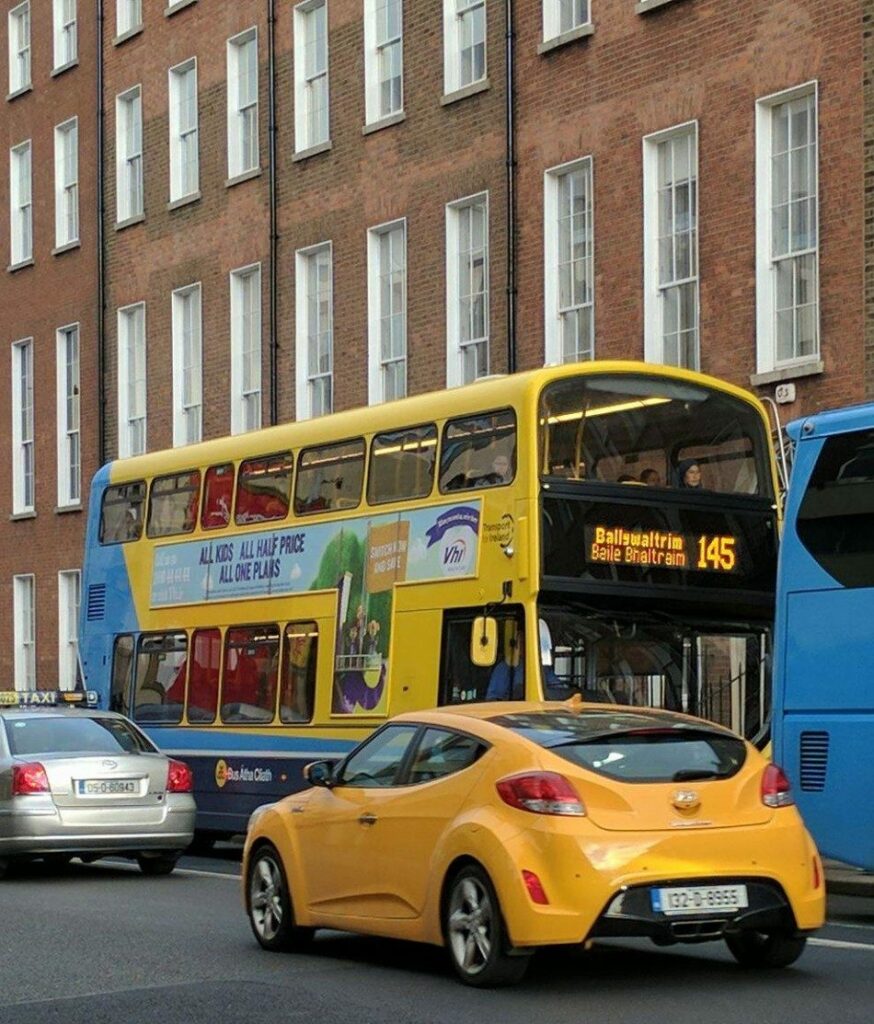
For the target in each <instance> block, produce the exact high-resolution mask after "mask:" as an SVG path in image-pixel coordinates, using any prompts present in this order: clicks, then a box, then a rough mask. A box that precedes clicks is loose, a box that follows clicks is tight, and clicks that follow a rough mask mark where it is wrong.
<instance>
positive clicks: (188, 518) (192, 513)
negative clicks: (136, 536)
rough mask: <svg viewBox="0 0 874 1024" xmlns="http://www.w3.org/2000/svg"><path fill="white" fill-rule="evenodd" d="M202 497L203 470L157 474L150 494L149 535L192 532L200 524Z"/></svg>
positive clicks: (168, 535)
mask: <svg viewBox="0 0 874 1024" xmlns="http://www.w3.org/2000/svg"><path fill="white" fill-rule="evenodd" d="M199 499H200V471H199V470H197V469H192V470H189V471H188V472H186V473H173V474H172V475H171V476H161V477H156V478H155V479H154V480H153V481H152V490H151V494H150V496H149V520H148V526H147V527H146V534H147V536H149V537H170V536H172V535H173V534H176V533H191V531H192V530H193V529H194V527H195V525H196V524H197V503H198V500H199Z"/></svg>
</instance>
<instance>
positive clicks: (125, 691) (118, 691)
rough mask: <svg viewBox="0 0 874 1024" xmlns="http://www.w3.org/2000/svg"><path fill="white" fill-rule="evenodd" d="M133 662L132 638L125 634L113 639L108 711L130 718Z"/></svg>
mask: <svg viewBox="0 0 874 1024" xmlns="http://www.w3.org/2000/svg"><path fill="white" fill-rule="evenodd" d="M133 662H134V638H133V637H132V636H129V635H127V634H125V635H124V636H118V637H116V638H115V645H114V648H113V652H112V678H111V680H110V690H109V710H110V711H120V712H121V713H122V714H123V715H128V717H129V716H130V697H131V694H130V691H131V670H132V669H133Z"/></svg>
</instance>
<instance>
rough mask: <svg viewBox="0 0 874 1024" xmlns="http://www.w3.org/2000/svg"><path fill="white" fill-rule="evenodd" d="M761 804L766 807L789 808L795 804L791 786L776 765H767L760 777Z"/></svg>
mask: <svg viewBox="0 0 874 1024" xmlns="http://www.w3.org/2000/svg"><path fill="white" fill-rule="evenodd" d="M762 803H763V804H764V805H765V806H766V807H790V806H791V805H792V804H794V803H795V798H794V797H793V796H792V786H791V785H790V783H789V780H788V779H787V778H786V776H785V775H784V774H783V769H782V768H780V767H778V766H777V765H776V764H769V765H768V767H767V768H766V769H765V771H764V774H763V775H762Z"/></svg>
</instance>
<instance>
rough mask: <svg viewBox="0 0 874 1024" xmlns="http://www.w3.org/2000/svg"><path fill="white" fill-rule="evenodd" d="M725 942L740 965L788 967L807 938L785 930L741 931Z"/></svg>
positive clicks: (727, 938)
mask: <svg viewBox="0 0 874 1024" xmlns="http://www.w3.org/2000/svg"><path fill="white" fill-rule="evenodd" d="M725 944H726V945H727V946H728V948H729V950H730V951H731V955H732V956H733V957H734V958H735V960H737V962H738V963H739V964H740V965H741V966H742V967H788V966H789V965H790V964H794V963H795V961H796V960H797V959H798V958H799V957H800V956H801V954H802V953H803V952H804V947H805V945H806V944H807V939H806V938H805V937H804V936H803V935H792V934H789V933H787V932H755V931H743V932H740V933H739V934H737V935H726V937H725Z"/></svg>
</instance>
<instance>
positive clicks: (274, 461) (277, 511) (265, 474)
mask: <svg viewBox="0 0 874 1024" xmlns="http://www.w3.org/2000/svg"><path fill="white" fill-rule="evenodd" d="M293 465H294V462H293V459H292V457H291V452H280V453H279V454H277V455H268V456H266V457H265V458H261V459H247V460H246V461H245V462H244V463H242V464H241V466H240V474H239V477H238V478H237V503H236V506H235V508H234V522H235V523H237V525H238V526H241V525H243V524H245V523H265V522H269V521H271V520H274V519H285V517H286V516H287V515H288V503H289V495H290V493H291V473H292V467H293Z"/></svg>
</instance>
